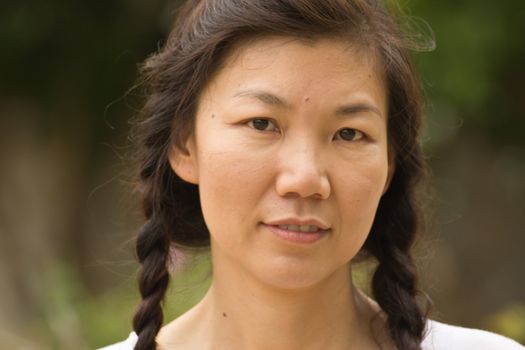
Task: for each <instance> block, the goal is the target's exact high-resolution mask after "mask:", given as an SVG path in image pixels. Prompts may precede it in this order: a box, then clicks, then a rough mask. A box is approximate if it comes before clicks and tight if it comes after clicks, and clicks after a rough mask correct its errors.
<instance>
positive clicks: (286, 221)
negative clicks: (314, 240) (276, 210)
mask: <svg viewBox="0 0 525 350" xmlns="http://www.w3.org/2000/svg"><path fill="white" fill-rule="evenodd" d="M264 224H265V225H270V226H279V225H297V226H301V225H313V226H317V227H319V228H320V229H321V230H323V231H326V230H329V229H330V226H328V225H327V224H326V223H324V222H323V221H321V220H319V219H317V218H304V219H301V218H295V217H289V218H283V219H278V220H270V221H265V222H264Z"/></svg>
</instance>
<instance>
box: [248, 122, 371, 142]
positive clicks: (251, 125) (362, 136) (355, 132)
mask: <svg viewBox="0 0 525 350" xmlns="http://www.w3.org/2000/svg"><path fill="white" fill-rule="evenodd" d="M261 120H262V121H266V122H269V123H271V124H273V125H274V128H275V130H260V129H257V128H255V127H254V126H253V122H254V121H261ZM246 125H248V126H249V127H250V128H252V129H254V130H257V131H260V132H275V131H279V128H277V126H275V122H274V121H273V120H271V119H268V118H253V119H250V120H249V121H247V122H246ZM343 130H351V131H352V132H354V134H355V135H356V136H357V137H358V138H357V139H352V140H344V139H341V138H339V139H340V140H342V141H348V142H351V141H354V142H355V141H360V140H362V139H363V138H364V137H365V134H364V133H363V132H362V131H359V130H357V129H353V128H342V129H339V130H337V133H336V135H340V132H341V131H343ZM334 138H335V137H334Z"/></svg>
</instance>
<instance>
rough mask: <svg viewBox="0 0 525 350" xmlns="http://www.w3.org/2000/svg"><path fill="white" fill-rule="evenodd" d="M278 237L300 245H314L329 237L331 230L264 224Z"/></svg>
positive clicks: (306, 226) (308, 226)
mask: <svg viewBox="0 0 525 350" xmlns="http://www.w3.org/2000/svg"><path fill="white" fill-rule="evenodd" d="M262 225H263V226H264V227H265V228H266V229H268V231H270V232H271V233H273V234H274V235H275V236H276V237H278V238H280V239H282V240H285V241H288V242H292V243H298V244H313V243H316V242H318V241H320V240H321V239H323V238H325V237H326V236H328V233H329V232H330V229H322V228H320V227H319V226H316V225H285V224H281V225H269V224H265V223H263V224H262Z"/></svg>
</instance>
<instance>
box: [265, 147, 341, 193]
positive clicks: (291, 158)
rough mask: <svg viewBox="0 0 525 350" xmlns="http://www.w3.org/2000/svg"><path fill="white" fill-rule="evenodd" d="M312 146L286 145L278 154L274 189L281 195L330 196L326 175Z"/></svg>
mask: <svg viewBox="0 0 525 350" xmlns="http://www.w3.org/2000/svg"><path fill="white" fill-rule="evenodd" d="M320 160H321V159H320V157H319V156H318V155H317V154H316V151H315V149H314V147H312V146H309V145H305V144H304V142H303V145H301V146H300V147H288V149H286V150H283V151H282V152H280V154H279V160H278V163H279V172H278V175H277V179H276V184H275V187H276V191H277V193H278V194H279V195H280V196H282V197H285V196H294V195H295V196H300V197H303V198H308V197H312V198H317V199H326V198H328V197H329V196H330V191H331V188H330V181H329V179H328V175H327V174H326V171H325V169H324V166H323V165H322V162H321V161H320Z"/></svg>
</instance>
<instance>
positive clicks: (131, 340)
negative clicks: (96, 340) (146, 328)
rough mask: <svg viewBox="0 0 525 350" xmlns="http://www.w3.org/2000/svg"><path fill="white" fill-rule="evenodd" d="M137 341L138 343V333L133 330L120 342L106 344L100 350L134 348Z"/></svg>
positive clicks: (126, 349)
mask: <svg viewBox="0 0 525 350" xmlns="http://www.w3.org/2000/svg"><path fill="white" fill-rule="evenodd" d="M136 343H137V335H136V334H135V333H134V332H132V333H130V335H129V337H128V339H126V340H124V341H122V342H120V343H116V344H113V345H109V346H105V347H103V348H100V349H98V350H133V347H134V346H135V344H136Z"/></svg>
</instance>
